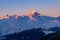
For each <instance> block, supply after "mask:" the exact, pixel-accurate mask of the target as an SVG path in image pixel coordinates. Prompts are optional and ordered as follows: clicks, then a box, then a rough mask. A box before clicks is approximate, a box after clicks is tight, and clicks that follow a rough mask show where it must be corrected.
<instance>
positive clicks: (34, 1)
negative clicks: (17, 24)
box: [0, 0, 60, 16]
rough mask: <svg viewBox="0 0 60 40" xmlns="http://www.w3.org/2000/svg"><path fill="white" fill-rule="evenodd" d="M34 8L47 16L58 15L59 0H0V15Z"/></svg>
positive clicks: (23, 12) (59, 9) (22, 12)
mask: <svg viewBox="0 0 60 40" xmlns="http://www.w3.org/2000/svg"><path fill="white" fill-rule="evenodd" d="M30 10H35V11H37V12H39V13H41V14H44V15H49V16H60V0H0V16H4V15H6V14H9V15H11V14H17V15H20V14H25V13H28V12H29V11H30Z"/></svg>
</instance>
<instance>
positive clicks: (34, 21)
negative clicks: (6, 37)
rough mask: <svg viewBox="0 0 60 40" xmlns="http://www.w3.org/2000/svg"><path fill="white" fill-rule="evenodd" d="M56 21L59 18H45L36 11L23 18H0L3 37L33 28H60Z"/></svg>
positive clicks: (15, 16) (0, 30)
mask: <svg viewBox="0 0 60 40" xmlns="http://www.w3.org/2000/svg"><path fill="white" fill-rule="evenodd" d="M55 20H57V18H54V17H50V16H44V15H41V14H40V13H37V12H35V11H32V12H31V13H29V14H28V15H23V16H17V15H12V16H9V15H7V16H4V17H1V18H0V34H1V35H3V34H10V33H14V32H21V31H23V30H27V29H31V28H48V27H52V26H60V25H59V24H60V23H59V22H54V21H55ZM59 20H60V19H59ZM57 21H58V20H57Z"/></svg>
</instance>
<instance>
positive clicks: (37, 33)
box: [0, 29, 45, 40]
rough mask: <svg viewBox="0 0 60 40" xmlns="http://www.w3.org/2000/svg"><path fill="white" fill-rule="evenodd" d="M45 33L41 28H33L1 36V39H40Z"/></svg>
mask: <svg viewBox="0 0 60 40" xmlns="http://www.w3.org/2000/svg"><path fill="white" fill-rule="evenodd" d="M44 35H45V33H44V32H42V30H41V29H31V30H26V31H22V32H21V33H15V34H8V35H4V36H1V37H0V40H39V39H40V38H42V37H43V36H44Z"/></svg>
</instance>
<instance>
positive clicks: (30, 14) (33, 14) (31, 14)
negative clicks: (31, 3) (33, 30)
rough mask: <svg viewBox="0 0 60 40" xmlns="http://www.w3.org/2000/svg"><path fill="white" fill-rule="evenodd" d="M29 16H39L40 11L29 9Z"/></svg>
mask: <svg viewBox="0 0 60 40" xmlns="http://www.w3.org/2000/svg"><path fill="white" fill-rule="evenodd" d="M29 16H31V17H34V16H40V13H37V12H36V11H31V12H30V13H29Z"/></svg>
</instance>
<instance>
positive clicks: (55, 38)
mask: <svg viewBox="0 0 60 40" xmlns="http://www.w3.org/2000/svg"><path fill="white" fill-rule="evenodd" d="M40 40H60V32H56V33H51V34H48V35H46V36H44V37H42V38H41V39H40Z"/></svg>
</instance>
